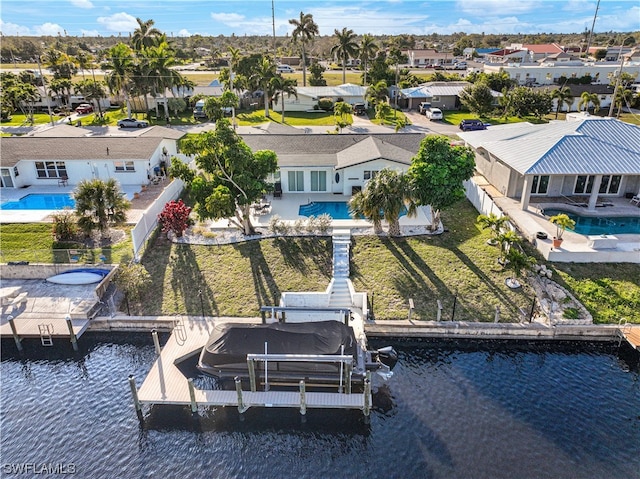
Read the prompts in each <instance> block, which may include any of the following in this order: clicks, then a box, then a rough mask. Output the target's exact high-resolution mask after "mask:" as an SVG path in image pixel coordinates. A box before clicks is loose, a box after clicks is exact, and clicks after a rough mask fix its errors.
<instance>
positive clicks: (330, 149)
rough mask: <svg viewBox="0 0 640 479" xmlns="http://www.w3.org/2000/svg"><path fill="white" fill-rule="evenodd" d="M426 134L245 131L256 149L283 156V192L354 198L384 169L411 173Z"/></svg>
mask: <svg viewBox="0 0 640 479" xmlns="http://www.w3.org/2000/svg"><path fill="white" fill-rule="evenodd" d="M423 138H424V135H423V134H422V133H405V134H401V135H398V134H393V133H382V134H371V135H351V134H349V135H326V134H322V135H313V134H307V135H279V134H265V135H244V136H243V140H244V141H245V142H246V143H247V145H249V147H250V148H251V149H252V150H254V151H256V150H262V149H267V150H273V151H275V153H276V154H277V156H278V166H279V171H278V172H277V173H276V175H275V178H274V181H275V182H280V185H281V187H282V191H283V193H284V194H305V193H337V194H343V195H347V196H350V195H352V194H353V193H355V192H357V191H359V190H360V189H362V188H363V187H364V185H365V184H366V183H367V181H369V180H370V179H371V178H372V177H373V176H375V174H376V173H377V172H378V171H380V170H382V169H383V168H391V169H394V170H397V171H406V170H407V169H408V168H409V165H410V164H411V159H412V158H413V157H414V156H415V154H416V153H417V152H418V149H419V147H420V142H421V141H422V139H423Z"/></svg>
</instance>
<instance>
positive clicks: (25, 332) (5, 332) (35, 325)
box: [0, 313, 89, 344]
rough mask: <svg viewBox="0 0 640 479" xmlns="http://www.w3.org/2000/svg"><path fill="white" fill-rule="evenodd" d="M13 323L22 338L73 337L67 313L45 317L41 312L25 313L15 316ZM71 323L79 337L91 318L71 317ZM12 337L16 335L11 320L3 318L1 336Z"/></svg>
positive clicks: (0, 328)
mask: <svg viewBox="0 0 640 479" xmlns="http://www.w3.org/2000/svg"><path fill="white" fill-rule="evenodd" d="M13 324H14V327H15V333H16V334H17V336H18V337H19V338H20V339H24V338H40V339H41V340H42V339H43V338H49V339H51V340H53V339H61V338H63V339H71V332H70V330H69V326H68V324H67V316H66V315H65V316H62V315H51V316H48V317H47V318H46V319H45V318H43V317H42V315H41V314H38V315H33V316H31V315H29V314H24V313H23V314H20V315H18V316H16V317H15V318H13ZM71 325H72V329H73V333H74V334H75V337H76V339H77V338H79V337H80V336H82V333H84V332H85V331H86V330H87V327H88V326H89V319H71ZM10 337H14V339H15V334H14V331H12V329H11V324H10V321H9V320H8V319H4V318H3V319H2V324H0V338H10ZM43 344H44V340H43Z"/></svg>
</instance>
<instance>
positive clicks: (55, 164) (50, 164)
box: [36, 161, 67, 178]
mask: <svg viewBox="0 0 640 479" xmlns="http://www.w3.org/2000/svg"><path fill="white" fill-rule="evenodd" d="M36 175H37V176H38V178H66V177H67V167H66V166H65V164H64V161H36Z"/></svg>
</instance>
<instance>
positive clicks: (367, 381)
mask: <svg viewBox="0 0 640 479" xmlns="http://www.w3.org/2000/svg"><path fill="white" fill-rule="evenodd" d="M370 399H371V371H367V377H365V378H364V408H363V412H364V418H365V419H364V420H365V422H366V423H367V424H368V423H369V414H371V403H370V402H369V400H370Z"/></svg>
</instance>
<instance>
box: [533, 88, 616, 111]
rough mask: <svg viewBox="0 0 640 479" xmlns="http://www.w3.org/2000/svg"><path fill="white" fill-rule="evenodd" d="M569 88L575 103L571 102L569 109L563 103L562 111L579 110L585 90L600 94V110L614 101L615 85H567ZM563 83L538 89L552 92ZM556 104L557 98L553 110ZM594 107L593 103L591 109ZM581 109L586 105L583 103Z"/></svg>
mask: <svg viewBox="0 0 640 479" xmlns="http://www.w3.org/2000/svg"><path fill="white" fill-rule="evenodd" d="M566 86H567V87H568V88H569V90H570V91H571V96H572V97H573V103H572V104H571V106H570V107H569V109H567V105H565V104H562V105H561V106H560V111H561V112H567V111H578V104H579V103H580V101H581V96H582V94H583V93H584V92H589V93H595V94H596V95H598V99H599V100H600V110H604V109H606V108H609V106H610V105H611V102H612V101H613V90H614V88H613V85H596V84H593V85H566ZM560 87H561V85H557V86H555V87H552V88H549V87H538V88H536V89H537V90H549V91H551V92H553V91H554V90H557V89H558V88H560ZM556 105H557V100H556V99H554V100H553V109H552V111H553V112H555V111H556ZM592 107H593V105H591V106H589V109H591V108H592ZM580 109H581V110H584V109H585V106H584V105H582V108H580Z"/></svg>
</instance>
